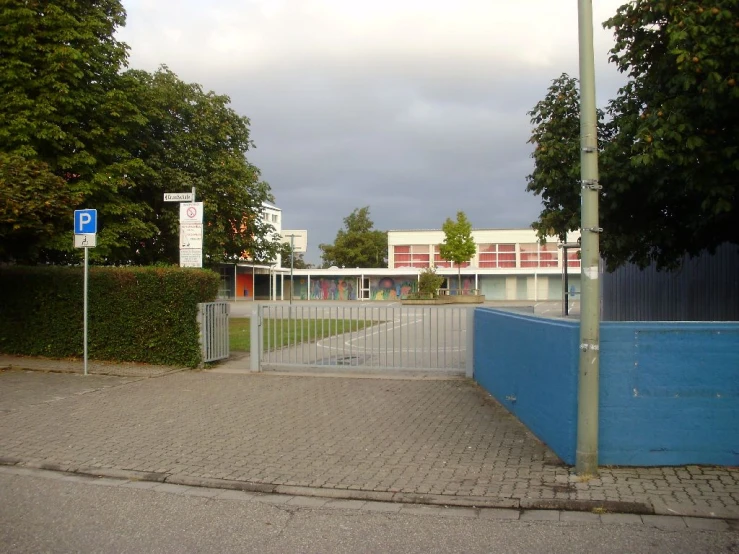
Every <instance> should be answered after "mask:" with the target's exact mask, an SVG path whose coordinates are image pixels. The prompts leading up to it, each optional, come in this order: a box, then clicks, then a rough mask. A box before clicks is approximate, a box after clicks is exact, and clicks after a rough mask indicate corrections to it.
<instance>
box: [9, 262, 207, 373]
mask: <svg viewBox="0 0 739 554" xmlns="http://www.w3.org/2000/svg"><path fill="white" fill-rule="evenodd" d="M83 278H84V276H83V269H82V268H81V267H74V268H72V267H17V266H7V267H0V352H4V353H6V354H23V355H31V356H50V357H54V358H68V357H81V356H82V355H83V344H82V337H83V321H82V313H83ZM218 282H219V277H218V275H217V274H216V273H214V272H212V271H207V270H193V269H180V268H177V267H165V268H159V267H91V268H90V270H89V281H88V356H89V357H90V359H95V360H111V361H129V362H145V363H151V364H166V365H177V366H189V367H196V366H197V365H198V364H199V363H200V360H201V354H200V348H199V344H198V334H199V330H198V324H197V304H198V302H211V301H213V300H214V299H215V297H216V294H217V292H218Z"/></svg>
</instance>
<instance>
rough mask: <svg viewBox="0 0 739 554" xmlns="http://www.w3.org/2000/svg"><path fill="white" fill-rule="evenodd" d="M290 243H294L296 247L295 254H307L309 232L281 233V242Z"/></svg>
mask: <svg viewBox="0 0 739 554" xmlns="http://www.w3.org/2000/svg"><path fill="white" fill-rule="evenodd" d="M290 241H292V243H293V246H294V247H295V252H297V253H300V252H305V251H306V250H308V231H306V230H305V229H303V230H299V231H285V230H283V231H281V232H280V242H282V243H284V244H290Z"/></svg>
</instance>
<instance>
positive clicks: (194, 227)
mask: <svg viewBox="0 0 739 554" xmlns="http://www.w3.org/2000/svg"><path fill="white" fill-rule="evenodd" d="M180 248H199V249H202V248H203V224H202V223H190V224H186V223H182V224H181V225H180Z"/></svg>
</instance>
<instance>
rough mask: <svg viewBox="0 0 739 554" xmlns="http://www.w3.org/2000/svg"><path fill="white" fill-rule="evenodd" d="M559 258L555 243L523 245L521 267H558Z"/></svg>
mask: <svg viewBox="0 0 739 554" xmlns="http://www.w3.org/2000/svg"><path fill="white" fill-rule="evenodd" d="M558 256H559V253H558V252H557V245H556V244H554V243H547V244H539V243H536V242H535V243H532V244H522V245H521V267H557V258H558Z"/></svg>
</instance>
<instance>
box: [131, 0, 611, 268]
mask: <svg viewBox="0 0 739 554" xmlns="http://www.w3.org/2000/svg"><path fill="white" fill-rule="evenodd" d="M623 3H625V0H594V1H593V10H594V33H595V58H596V83H597V101H598V104H599V105H601V106H602V105H604V104H605V103H606V101H607V100H608V99H609V98H612V97H613V96H614V95H615V92H616V90H617V89H618V87H619V86H620V85H621V84H622V82H623V79H622V77H621V76H620V75H619V74H618V73H617V72H616V70H615V69H614V67H613V66H612V65H609V64H608V63H607V57H608V56H607V52H608V50H609V49H610V48H611V46H612V43H613V38H612V34H611V33H610V32H608V31H605V30H604V29H603V28H602V25H601V23H602V22H603V21H604V20H605V19H607V18H608V17H610V16H611V15H613V14H614V13H615V11H616V9H617V7H618V6H620V5H621V4H623ZM123 5H124V7H125V9H126V11H127V13H128V18H127V24H126V27H125V28H124V29H123V30H121V32H120V33H119V36H120V38H121V40H123V41H124V42H126V43H127V44H128V45H129V46H130V59H129V63H130V67H132V68H136V69H145V70H149V71H154V70H156V68H157V67H158V66H159V65H161V64H166V65H168V66H169V68H170V69H172V70H173V71H174V72H175V73H177V74H178V75H179V77H180V78H181V79H183V80H185V81H188V82H197V83H200V84H201V85H202V86H203V88H204V89H205V90H213V91H215V92H217V93H219V94H226V95H228V96H230V97H231V101H232V107H233V108H234V110H236V111H237V112H238V113H239V114H241V115H245V116H247V117H249V118H250V120H251V130H252V139H253V140H254V142H255V143H256V146H257V148H256V149H255V150H253V151H251V152H250V154H249V156H248V157H249V160H250V161H251V162H252V163H254V164H255V165H256V166H257V167H259V168H260V169H261V170H262V174H263V178H264V179H265V180H266V181H268V182H269V183H270V185H271V187H272V192H273V193H274V195H275V198H276V201H277V205H278V206H279V207H280V208H282V210H283V212H282V213H283V228H285V229H307V230H308V254H307V256H306V259H307V260H308V261H311V262H313V263H318V262H320V252H319V249H318V244H319V243H331V242H333V239H334V237H335V236H336V231H337V230H338V229H339V228H340V227H341V226H342V224H343V223H342V220H343V218H344V217H346V216H347V215H349V214H350V213H351V212H352V210H353V209H354V208H358V207H362V206H369V207H370V213H371V217H372V219H373V220H374V222H375V227H376V228H378V229H382V230H389V229H438V228H440V227H441V224H442V223H443V221H444V219H446V218H447V217H454V216H455V214H456V212H457V211H458V210H463V211H464V212H466V214H467V216H468V217H469V219H470V220H471V222H472V224H473V226H474V227H475V228H508V227H528V226H529V225H530V223H531V222H532V221H534V220H535V219H536V217H537V215H538V213H539V211H540V199H539V198H537V197H534V196H533V195H531V194H530V193H527V192H526V190H525V189H526V175H528V174H529V173H531V171H532V169H533V165H532V159H531V157H530V155H531V151H532V147H531V145H529V144H527V142H526V141H527V140H528V137H529V136H530V133H531V125H530V123H529V117H528V116H527V115H526V112H527V111H529V110H530V109H531V108H532V107H533V106H534V104H536V102H537V101H539V100H540V99H542V98H543V97H544V95H545V94H546V89H547V87H548V86H549V84H550V83H551V81H552V79H554V78H556V77H558V76H559V75H560V74H561V73H562V72H567V73H569V74H570V75H572V76H577V75H578V38H577V37H578V33H577V1H576V0H510V1H503V0H373V1H371V2H370V1H359V0H210V1H209V2H201V1H195V0H182V1H178V0H123Z"/></svg>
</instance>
